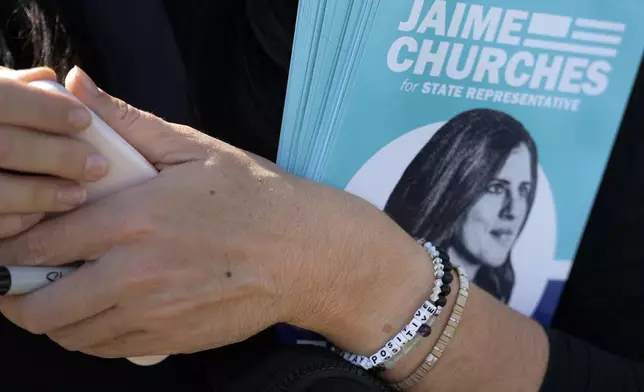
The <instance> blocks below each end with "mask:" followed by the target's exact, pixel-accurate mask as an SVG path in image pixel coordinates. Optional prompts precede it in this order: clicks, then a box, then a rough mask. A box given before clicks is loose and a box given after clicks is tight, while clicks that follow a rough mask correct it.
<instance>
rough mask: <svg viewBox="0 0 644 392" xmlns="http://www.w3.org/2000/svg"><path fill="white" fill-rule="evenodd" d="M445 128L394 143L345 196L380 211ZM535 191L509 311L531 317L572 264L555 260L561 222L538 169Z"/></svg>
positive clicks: (516, 259)
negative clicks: (548, 289) (552, 281)
mask: <svg viewBox="0 0 644 392" xmlns="http://www.w3.org/2000/svg"><path fill="white" fill-rule="evenodd" d="M444 124H445V122H440V123H434V124H430V125H426V126H423V127H421V128H418V129H415V130H413V131H411V132H408V133H406V134H404V135H402V136H400V137H399V138H397V139H395V140H394V141H392V142H391V143H389V144H388V145H386V146H385V147H383V148H382V149H381V150H380V151H378V152H377V153H376V154H375V155H374V156H373V157H371V158H370V159H369V160H368V161H367V162H366V163H365V164H364V165H363V166H362V167H361V168H360V170H358V172H357V173H356V174H355V176H354V177H353V178H352V179H351V181H350V182H349V184H348V185H347V186H346V188H345V191H347V192H349V193H352V194H354V195H356V196H359V197H361V198H363V199H365V200H366V201H368V202H370V203H371V204H373V205H374V206H376V207H377V208H379V209H380V210H382V209H384V206H385V204H386V203H387V199H388V198H389V195H390V194H391V192H392V191H393V189H394V187H395V186H396V184H397V183H398V181H399V180H400V177H401V176H402V174H403V172H404V171H405V169H406V168H407V166H408V165H409V164H410V163H411V161H412V160H413V159H414V157H415V156H416V155H417V154H418V153H419V152H420V150H421V149H422V148H423V147H424V146H425V144H427V142H428V141H429V140H430V139H431V138H432V137H433V136H434V134H435V133H436V132H437V131H438V130H439V129H440V127H442V126H443V125H444ZM537 184H538V185H537V190H536V194H535V199H534V204H533V206H532V210H531V212H530V216H529V217H528V220H527V221H526V224H525V227H524V229H523V231H522V232H521V235H520V236H519V238H518V239H517V242H516V243H515V245H514V247H513V249H512V265H513V267H514V270H515V274H516V281H515V286H514V289H513V291H512V296H511V297H510V301H509V303H508V305H509V306H510V307H512V308H513V309H515V310H517V311H519V312H521V313H523V314H525V315H528V316H531V315H532V314H533V312H534V311H535V309H536V308H537V306H538V304H539V300H540V299H541V295H542V294H543V292H544V290H545V288H546V285H547V283H548V280H549V279H558V280H564V279H566V277H567V274H568V270H569V264H570V262H566V261H558V260H555V259H554V258H555V251H556V249H555V248H556V239H557V227H556V226H557V225H556V222H557V219H556V211H555V204H554V200H553V196H552V191H551V188H550V184H549V183H548V179H547V178H546V176H545V173H544V172H543V169H542V168H541V167H540V166H539V169H538V179H537Z"/></svg>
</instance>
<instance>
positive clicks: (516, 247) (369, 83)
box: [278, 0, 644, 324]
mask: <svg viewBox="0 0 644 392" xmlns="http://www.w3.org/2000/svg"><path fill="white" fill-rule="evenodd" d="M300 8H301V9H300V15H299V19H298V28H297V32H296V46H295V47H294V54H293V63H292V66H291V67H292V68H291V80H290V81H289V92H288V97H287V106H286V110H285V119H284V124H285V126H284V129H283V131H282V141H281V143H282V144H281V146H280V156H279V160H278V162H279V163H280V164H282V165H283V166H284V167H286V168H287V169H288V170H290V171H292V172H294V173H298V174H302V175H304V176H306V177H308V178H311V179H313V180H316V181H321V182H323V183H326V184H329V185H331V186H334V187H337V188H340V189H344V190H346V191H348V192H350V193H353V194H356V195H358V196H360V197H362V198H364V199H366V200H367V201H369V202H370V203H372V204H373V205H375V206H376V207H378V208H380V209H382V210H383V211H384V212H386V213H387V214H388V215H389V216H390V217H391V218H392V219H394V220H395V221H396V222H397V223H398V224H399V225H400V226H401V227H402V228H403V229H405V230H406V231H407V232H408V233H409V234H410V235H412V236H413V237H415V238H422V239H425V240H428V241H431V242H433V243H438V244H440V245H442V246H443V247H444V248H446V249H447V250H448V252H449V253H450V256H451V259H452V260H453V261H454V263H455V264H460V265H462V266H463V267H464V268H465V269H466V270H467V271H468V272H469V275H470V277H471V278H472V279H473V281H474V283H476V284H477V285H479V286H480V287H482V288H483V289H485V290H486V291H488V292H489V293H491V294H492V295H493V296H495V297H496V298H498V299H499V300H501V301H503V302H504V303H506V304H508V305H509V306H511V307H512V308H514V309H516V310H518V311H520V312H522V313H524V314H526V315H529V316H532V317H534V318H536V319H538V320H539V321H541V322H542V323H544V324H548V322H549V320H550V318H551V317H552V314H553V312H554V311H555V309H556V304H557V300H558V295H559V291H560V290H561V288H562V287H563V284H564V282H565V281H566V279H567V276H568V273H569V271H570V268H571V265H572V262H573V260H574V257H575V253H576V250H577V246H578V243H579V241H580V238H581V235H582V233H583V231H584V227H585V224H586V220H587V218H588V214H589V212H590V209H591V207H592V204H593V200H594V198H595V195H596V192H597V189H598V186H599V184H600V182H601V179H602V175H603V171H604V167H605V165H606V162H607V160H608V157H609V154H610V152H611V149H612V145H613V141H614V139H615V136H616V134H617V131H618V129H619V126H620V122H621V119H622V115H623V113H624V111H625V107H626V104H627V101H628V98H629V95H630V92H631V88H632V84H633V81H634V79H635V76H636V74H637V70H638V68H639V65H640V62H641V59H642V49H643V47H644V24H642V23H641V21H640V20H639V19H640V17H641V16H642V15H644V2H643V1H641V0H620V1H618V2H608V1H605V0H567V1H560V0H541V1H528V0H478V1H458V2H457V1H445V0H380V1H375V0H374V1H369V0H364V1H357V0H356V1H346V2H345V1H344V0H338V1H333V0H326V1H316V2H307V1H302V2H301V4H300ZM304 23H306V24H307V26H303V24H304ZM316 29H317V30H316ZM303 64H304V65H303ZM307 103H310V105H308V106H307ZM296 150H297V151H299V152H298V153H297V154H296V153H294V151H296ZM294 157H295V158H294Z"/></svg>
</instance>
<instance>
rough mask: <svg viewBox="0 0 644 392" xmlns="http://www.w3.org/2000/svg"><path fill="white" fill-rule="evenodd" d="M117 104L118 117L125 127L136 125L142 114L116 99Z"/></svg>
mask: <svg viewBox="0 0 644 392" xmlns="http://www.w3.org/2000/svg"><path fill="white" fill-rule="evenodd" d="M115 104H116V116H117V118H118V120H119V121H120V122H121V123H123V124H124V125H125V126H130V125H132V124H134V123H135V122H136V121H137V120H138V119H139V117H141V112H140V111H139V110H137V109H136V108H134V107H133V106H132V105H130V104H128V103H127V102H125V101H122V100H120V99H115Z"/></svg>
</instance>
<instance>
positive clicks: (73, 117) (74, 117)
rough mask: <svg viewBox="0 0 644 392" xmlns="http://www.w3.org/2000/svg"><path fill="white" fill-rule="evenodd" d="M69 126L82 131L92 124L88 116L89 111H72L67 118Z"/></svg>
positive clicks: (79, 109) (80, 109) (90, 117)
mask: <svg viewBox="0 0 644 392" xmlns="http://www.w3.org/2000/svg"><path fill="white" fill-rule="evenodd" d="M68 121H69V124H70V125H71V126H72V127H74V129H78V130H83V129H85V128H87V127H89V125H90V124H91V123H92V116H90V114H89V111H88V110H87V109H84V108H78V109H73V110H72V111H71V112H69V116H68Z"/></svg>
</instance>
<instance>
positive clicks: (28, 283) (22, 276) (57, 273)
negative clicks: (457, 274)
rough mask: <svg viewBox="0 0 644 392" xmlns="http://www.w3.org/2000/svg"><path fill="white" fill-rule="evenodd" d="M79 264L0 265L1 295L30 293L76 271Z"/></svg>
mask: <svg viewBox="0 0 644 392" xmlns="http://www.w3.org/2000/svg"><path fill="white" fill-rule="evenodd" d="M77 268H78V267H77V266H65V267H2V266H0V296H5V295H21V294H28V293H30V292H32V291H35V290H38V289H39V288H42V287H44V286H46V285H48V284H50V283H52V282H55V281H57V280H58V279H60V278H62V277H63V276H65V275H67V274H69V273H71V272H73V271H75V270H76V269H77Z"/></svg>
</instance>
